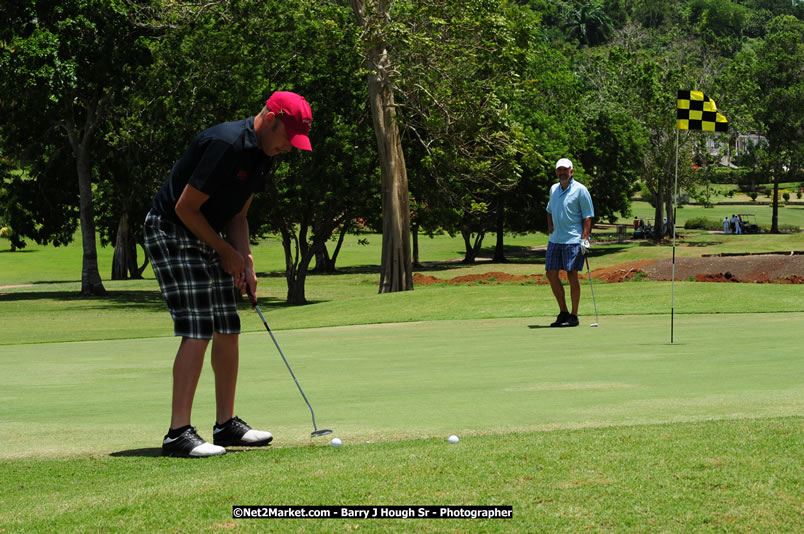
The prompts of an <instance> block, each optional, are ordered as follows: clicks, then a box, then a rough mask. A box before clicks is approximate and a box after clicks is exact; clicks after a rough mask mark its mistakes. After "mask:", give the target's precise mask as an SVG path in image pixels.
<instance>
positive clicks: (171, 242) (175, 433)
mask: <svg viewBox="0 0 804 534" xmlns="http://www.w3.org/2000/svg"><path fill="white" fill-rule="evenodd" d="M311 123H312V112H311V110H310V105H309V104H308V103H307V101H305V100H304V98H303V97H302V96H299V95H297V94H295V93H290V92H284V91H282V92H275V93H273V94H272V95H271V97H270V98H269V99H268V101H267V102H266V103H265V106H264V107H263V109H262V111H260V112H259V113H258V114H257V115H256V116H255V117H250V118H247V119H243V120H239V121H235V122H227V123H223V124H218V125H216V126H212V127H211V128H209V129H207V130H204V131H203V132H201V133H200V134H198V136H196V138H195V139H194V140H193V142H192V143H191V144H190V147H189V148H188V149H187V151H186V152H185V153H184V155H182V156H181V158H180V159H179V160H178V161H177V162H176V164H175V165H174V166H173V170H172V171H171V173H170V177H169V178H168V179H167V181H166V182H165V183H164V185H163V186H162V188H161V189H160V190H159V192H158V193H157V194H156V196H155V197H154V200H153V204H152V206H151V211H150V212H149V213H148V216H147V217H146V219H145V250H146V251H147V253H148V256H149V257H150V259H151V265H152V266H153V270H154V274H155V275H156V279H157V280H158V282H159V287H160V289H161V290H162V296H163V297H164V299H165V301H166V302H167V306H168V308H169V309H170V313H171V315H172V317H173V332H174V334H175V335H176V336H181V344H180V345H179V350H178V353H177V354H176V359H175V361H174V363H173V400H172V410H171V419H170V428H169V430H168V433H167V435H166V436H165V437H164V439H163V441H162V454H163V455H164V456H192V457H200V456H216V455H220V454H224V453H225V452H226V449H225V448H224V447H229V446H255V447H256V446H264V445H268V444H269V443H270V442H271V440H272V439H273V436H272V435H271V433H270V432H265V431H262V430H254V429H252V428H251V427H250V426H249V425H247V424H246V423H245V422H244V421H243V420H241V419H240V418H238V417H236V416H235V415H234V405H235V389H236V386H237V371H238V363H239V350H238V343H239V334H240V317H239V316H238V314H237V301H236V299H237V296H238V295H242V294H244V293H245V291H246V288H247V287H248V289H249V290H250V291H251V293H252V294H253V295H255V296H256V294H257V277H256V275H255V273H254V260H253V258H252V256H251V249H250V247H249V228H248V221H247V220H246V214H247V213H248V208H249V206H250V205H251V201H252V198H253V197H254V193H256V192H259V191H262V190H263V189H264V187H265V176H266V174H267V172H268V170H269V169H270V166H271V161H272V160H271V158H272V157H273V156H276V155H279V154H282V153H283V152H288V151H290V149H291V148H292V147H296V148H299V149H302V150H312V149H311V147H310V139H309V138H308V137H307V135H308V132H309V130H310V125H311ZM224 233H225V235H226V237H224ZM210 340H212V370H213V371H214V373H215V404H216V421H215V426H214V427H213V431H212V435H213V437H214V445H213V444H210V443H207V442H206V441H204V440H203V439H202V438H201V437H200V436H199V435H198V433H197V432H196V430H195V428H194V427H193V426H191V424H190V415H191V412H192V407H193V398H194V396H195V390H196V387H197V385H198V379H199V377H200V375H201V369H202V368H203V366H204V356H205V353H206V350H207V346H208V345H209V341H210Z"/></svg>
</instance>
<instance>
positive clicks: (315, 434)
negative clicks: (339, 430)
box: [310, 428, 332, 438]
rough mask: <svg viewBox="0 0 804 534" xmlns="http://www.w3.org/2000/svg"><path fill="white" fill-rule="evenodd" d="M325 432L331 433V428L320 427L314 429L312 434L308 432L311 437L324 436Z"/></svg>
mask: <svg viewBox="0 0 804 534" xmlns="http://www.w3.org/2000/svg"><path fill="white" fill-rule="evenodd" d="M327 434H332V430H330V429H328V428H322V429H321V430H316V431H315V432H313V433H312V434H310V437H311V438H317V437H320V436H326V435H327Z"/></svg>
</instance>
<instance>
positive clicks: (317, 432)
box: [246, 284, 332, 438]
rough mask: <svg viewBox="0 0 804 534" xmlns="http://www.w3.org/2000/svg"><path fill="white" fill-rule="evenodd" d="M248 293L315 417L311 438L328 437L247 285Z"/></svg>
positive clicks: (328, 432) (326, 429)
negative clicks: (317, 422) (317, 421)
mask: <svg viewBox="0 0 804 534" xmlns="http://www.w3.org/2000/svg"><path fill="white" fill-rule="evenodd" d="M246 293H248V298H249V300H250V301H251V304H252V305H253V306H254V309H256V310H257V313H258V314H259V315H260V319H262V324H264V325H265V329H266V330H268V333H269V334H271V339H273V340H274V345H276V350H278V351H279V355H280V356H282V360H283V361H284V362H285V366H287V368H288V371H290V376H292V377H293V381H294V382H296V387H297V388H299V393H301V395H302V398H304V402H306V403H307V407H308V408H310V414H311V415H312V416H313V432H312V433H311V434H310V437H312V438H317V437H319V436H326V435H327V434H332V430H330V429H328V428H322V429H320V430H319V429H318V425H316V424H315V412H314V411H313V407H312V406H311V405H310V401H309V400H307V395H305V394H304V390H303V389H302V387H301V385H300V384H299V381H298V380H297V379H296V375H295V374H294V373H293V369H291V368H290V364H289V363H288V360H287V358H285V355H284V354H283V353H282V349H281V348H280V347H279V343H277V341H276V338H275V337H274V333H273V332H271V328H270V327H269V326H268V321H266V320H265V316H264V315H263V314H262V310H260V307H259V306H258V305H257V299H256V298H255V297H254V295H253V294H252V293H251V288H250V287H248V284H246Z"/></svg>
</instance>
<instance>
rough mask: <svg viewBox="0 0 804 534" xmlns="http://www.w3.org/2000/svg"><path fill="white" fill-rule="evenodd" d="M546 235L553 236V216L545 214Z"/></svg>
mask: <svg viewBox="0 0 804 534" xmlns="http://www.w3.org/2000/svg"><path fill="white" fill-rule="evenodd" d="M547 235H553V216H552V215H550V214H549V213H548V214H547Z"/></svg>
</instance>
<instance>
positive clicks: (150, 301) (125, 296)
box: [0, 290, 326, 313]
mask: <svg viewBox="0 0 804 534" xmlns="http://www.w3.org/2000/svg"><path fill="white" fill-rule="evenodd" d="M48 300H53V301H58V302H59V303H74V304H76V305H78V304H80V305H81V306H80V307H81V308H82V309H90V310H119V309H121V308H137V309H138V310H147V311H153V312H159V313H162V312H166V311H167V306H166V305H165V301H164V300H162V294H161V293H160V292H159V291H141V290H118V291H109V292H108V293H107V295H106V296H104V297H85V296H82V295H79V294H78V293H77V292H76V291H16V292H13V293H4V294H0V303H4V302H9V303H10V302H18V303H32V304H34V303H39V302H42V301H48ZM321 302H326V301H324V300H308V302H307V304H318V303H321ZM259 304H260V308H261V309H263V310H269V309H277V308H291V307H294V306H291V305H289V304H287V302H286V301H285V300H284V299H280V298H276V297H260V298H259ZM237 307H238V310H240V311H244V310H250V309H251V304H250V303H249V301H248V299H247V298H246V297H242V298H241V299H240V300H239V301H238V306H237Z"/></svg>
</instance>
